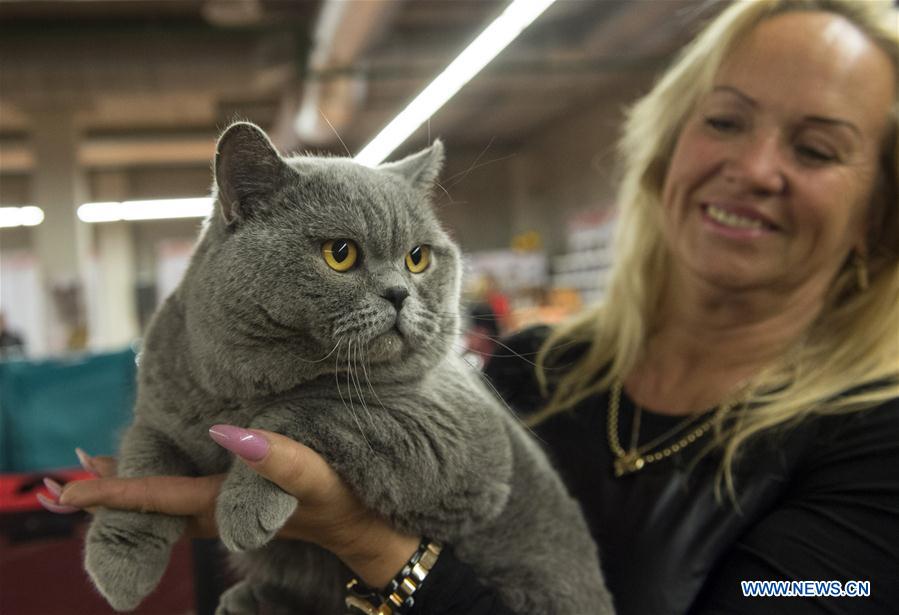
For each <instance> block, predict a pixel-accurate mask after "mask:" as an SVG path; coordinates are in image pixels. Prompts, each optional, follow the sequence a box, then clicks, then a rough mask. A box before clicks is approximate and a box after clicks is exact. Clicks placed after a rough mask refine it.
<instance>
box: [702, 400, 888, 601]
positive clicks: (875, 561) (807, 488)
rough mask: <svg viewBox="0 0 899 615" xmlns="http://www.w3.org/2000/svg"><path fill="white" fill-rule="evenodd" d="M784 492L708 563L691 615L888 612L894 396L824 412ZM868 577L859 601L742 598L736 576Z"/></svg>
mask: <svg viewBox="0 0 899 615" xmlns="http://www.w3.org/2000/svg"><path fill="white" fill-rule="evenodd" d="M823 422H824V424H826V425H827V426H829V427H832V428H831V429H822V431H821V434H822V437H821V438H820V440H819V441H818V442H816V447H815V450H814V451H813V452H812V454H811V455H810V456H809V457H808V458H807V459H806V461H805V462H804V463H803V465H802V466H801V467H800V471H799V473H798V474H797V476H796V478H795V481H794V484H793V485H792V486H791V489H790V492H789V495H788V497H787V498H786V499H785V500H784V501H783V502H782V503H781V504H780V505H779V506H778V507H777V508H776V509H775V510H773V511H772V512H771V513H770V514H768V515H767V516H766V517H765V518H764V519H763V520H762V521H761V522H759V523H758V524H756V525H755V526H753V528H752V529H751V530H750V531H749V532H748V533H747V534H746V535H744V536H743V537H742V538H741V539H740V540H739V541H738V542H737V543H736V544H735V545H734V546H733V547H732V548H731V549H730V551H729V552H728V553H727V554H726V556H725V557H724V558H723V561H721V562H720V564H719V565H718V566H716V568H715V573H714V574H713V576H711V577H710V578H709V579H708V581H707V582H706V584H705V586H704V588H703V591H702V593H701V594H700V597H699V599H698V600H697V602H696V604H695V605H694V608H692V609H691V611H690V613H691V615H711V614H713V613H715V614H717V613H729V614H732V615H744V614H749V613H765V614H766V615H770V614H772V613H773V614H777V613H790V614H791V615H792V614H794V613H795V614H797V615H805V614H808V615H812V614H815V615H821V614H825V613H827V614H846V615H850V614H851V615H863V614H866V613H872V614H873V613H895V612H896V611H895V609H896V605H897V604H899V400H893V401H891V402H889V403H887V404H884V405H883V406H880V407H878V408H875V409H872V410H867V411H862V412H858V413H855V414H852V415H843V416H838V417H826V418H825V419H823ZM753 580H758V581H839V582H840V583H845V582H846V581H850V580H851V581H869V582H870V595H869V596H868V597H851V598H850V597H813V598H812V597H781V598H773V597H772V598H759V597H744V596H743V591H742V588H741V583H740V582H741V581H753Z"/></svg>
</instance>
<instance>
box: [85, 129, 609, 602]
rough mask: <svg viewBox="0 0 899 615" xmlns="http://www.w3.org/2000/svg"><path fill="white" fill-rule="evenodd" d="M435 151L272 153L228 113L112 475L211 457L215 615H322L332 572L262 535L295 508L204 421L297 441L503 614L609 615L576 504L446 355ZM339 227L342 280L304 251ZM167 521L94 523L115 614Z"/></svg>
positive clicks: (454, 275) (448, 280)
mask: <svg viewBox="0 0 899 615" xmlns="http://www.w3.org/2000/svg"><path fill="white" fill-rule="evenodd" d="M442 160H443V146H442V144H441V143H440V142H439V141H438V142H435V143H434V145H432V146H431V147H430V148H428V149H426V150H424V151H422V152H420V153H418V154H416V155H413V156H410V157H409V158H407V159H405V160H403V161H400V162H397V163H392V164H389V165H382V166H381V167H379V168H376V169H370V168H365V167H362V166H360V165H358V164H355V163H353V162H352V161H350V160H347V159H341V158H315V157H294V158H289V159H284V158H281V157H280V156H279V155H278V154H277V152H276V151H275V149H274V148H273V147H272V145H271V143H270V142H269V141H268V139H267V137H266V136H265V135H264V134H263V133H262V132H261V131H260V130H259V129H258V128H256V127H255V126H253V125H251V124H247V123H238V124H234V125H232V126H231V127H230V128H229V129H228V130H227V131H226V132H225V133H224V135H223V136H222V137H221V139H220V141H219V145H218V149H217V154H216V162H215V177H216V188H215V190H216V199H217V203H218V207H217V208H216V210H215V211H214V212H213V214H212V215H211V216H210V218H209V219H208V220H207V221H206V224H205V227H204V229H203V233H202V236H201V238H200V240H199V243H198V245H197V248H196V251H195V254H194V256H193V259H192V261H191V264H190V267H189V269H188V271H187V273H186V275H185V277H184V280H183V282H182V283H181V285H180V286H179V287H178V289H177V290H176V291H175V293H174V294H173V295H172V296H171V297H169V298H168V299H167V300H166V302H165V303H164V304H163V306H162V307H161V308H160V310H159V312H158V313H157V314H156V316H155V317H154V320H153V322H152V324H151V327H150V329H149V331H148V333H147V336H146V340H145V344H144V350H143V352H142V355H141V366H140V373H139V389H138V399H137V407H136V410H135V422H134V424H133V425H132V427H131V428H130V430H129V431H128V432H127V434H126V436H125V438H124V442H123V445H122V449H121V452H120V457H119V472H120V474H121V475H125V476H141V475H153V474H185V475H203V474H212V473H218V472H226V471H227V473H228V475H227V478H226V480H225V482H224V484H223V487H222V491H221V493H220V495H219V499H218V503H217V521H218V525H219V530H220V534H221V538H222V541H223V542H224V544H225V545H226V546H227V547H228V548H229V549H230V550H232V551H235V552H240V553H239V554H238V555H237V556H236V557H237V560H238V567H239V568H240V569H241V570H243V571H244V572H245V578H244V581H242V582H241V583H239V584H238V585H237V586H235V587H234V588H232V589H231V590H229V591H228V592H226V593H225V594H224V595H223V596H222V602H221V604H220V606H219V611H218V612H219V613H220V614H224V613H228V614H238V613H240V614H244V613H256V612H257V611H258V610H260V609H262V606H261V605H263V604H266V607H265V608H267V609H269V610H268V611H267V612H281V611H280V610H278V609H283V612H290V613H306V614H315V615H321V614H324V615H329V614H331V613H334V614H336V613H341V612H343V608H342V593H343V581H345V579H346V576H347V575H348V571H347V570H346V569H345V567H344V566H343V565H342V564H341V563H340V562H339V561H338V560H337V559H336V558H335V557H334V556H333V555H331V554H329V553H327V552H325V551H323V550H322V549H320V548H318V547H316V546H314V545H309V544H306V543H302V542H298V541H293V542H291V541H284V540H272V536H273V535H274V534H275V533H276V532H277V530H278V529H279V528H280V527H281V525H283V523H284V521H285V520H286V519H287V517H288V516H289V515H290V514H291V513H292V512H293V511H294V510H295V508H296V506H297V502H296V500H295V499H294V498H293V497H292V496H290V495H288V494H286V493H285V492H283V491H282V490H280V489H279V488H278V487H276V486H275V485H273V484H272V483H270V482H268V481H266V480H264V479H262V478H260V477H259V476H258V475H257V474H255V473H254V472H252V471H251V470H249V469H248V468H247V466H246V465H245V464H243V463H240V462H233V460H232V456H231V455H230V454H229V453H227V452H226V451H225V450H223V449H222V448H220V447H219V446H218V445H216V444H215V443H214V442H213V441H212V440H210V439H209V438H208V436H207V433H206V432H207V429H208V428H209V427H210V426H211V425H213V424H216V423H228V424H234V425H241V426H246V427H255V428H261V429H268V430H272V431H276V432H279V433H282V434H285V435H287V436H289V437H291V438H294V439H296V440H299V441H301V442H304V443H305V444H307V445H308V446H310V447H312V448H313V449H315V450H317V451H318V452H319V453H320V454H321V455H323V456H324V457H325V459H326V460H327V461H328V462H329V463H330V464H331V465H332V466H333V467H334V468H335V469H336V470H337V472H339V473H340V475H341V476H342V477H343V478H344V479H345V480H346V481H347V483H348V484H349V485H350V487H351V488H353V489H354V491H355V492H356V493H357V494H358V496H359V497H360V498H361V499H362V500H363V501H364V502H365V503H366V504H367V505H368V506H369V507H371V508H372V509H373V510H376V511H378V512H379V513H381V514H383V515H385V516H386V517H388V518H389V519H390V520H392V521H393V523H394V524H395V525H396V526H397V527H398V528H400V529H403V530H407V531H410V532H415V533H420V534H423V535H426V536H430V537H432V538H434V539H437V540H441V541H445V542H447V543H449V544H451V545H453V547H454V548H455V550H456V552H457V554H458V556H459V557H460V558H461V559H462V560H463V561H466V562H468V563H470V564H471V565H472V566H473V568H474V570H475V571H476V572H477V574H478V575H479V576H480V577H481V578H482V579H483V580H484V581H485V583H487V584H489V585H492V586H495V587H496V588H498V589H499V590H500V592H501V593H502V596H503V598H504V600H505V601H506V602H507V603H508V604H509V606H511V607H512V608H513V609H515V610H516V612H520V613H528V614H545V615H586V614H592V613H599V614H605V613H611V612H612V607H611V600H610V597H609V595H608V593H607V591H606V589H605V585H604V583H603V579H602V577H601V574H600V570H599V565H598V558H597V554H596V548H595V546H594V544H593V542H592V540H591V538H590V534H589V532H588V530H587V526H586V524H585V522H584V519H583V518H582V516H581V513H580V509H579V507H578V505H577V503H576V502H575V501H574V500H573V499H572V498H571V497H570V496H569V495H568V494H567V492H566V491H565V489H564V487H563V486H562V484H561V482H560V480H559V479H558V478H557V476H556V474H555V473H554V472H553V470H552V469H551V467H550V465H549V463H548V462H547V460H546V458H545V456H544V455H543V453H542V452H541V451H540V449H539V447H538V446H537V445H536V444H535V443H534V442H533V441H532V439H531V438H530V436H529V435H528V434H527V433H526V432H525V430H524V429H523V428H522V427H521V426H520V425H519V424H518V423H517V421H516V420H515V419H514V418H513V417H512V416H511V414H510V413H509V412H508V411H507V410H506V409H505V408H503V407H502V405H501V403H500V402H499V401H498V400H497V399H496V398H495V397H494V396H493V395H491V394H490V392H489V391H488V390H487V388H486V387H485V384H484V383H483V381H482V380H481V377H480V376H479V374H477V373H476V372H474V371H473V370H472V369H471V368H470V367H469V366H468V365H466V364H465V363H464V362H463V361H462V359H461V358H459V357H458V356H457V355H456V353H455V352H454V351H453V344H454V342H455V341H456V339H457V332H458V329H459V320H458V311H459V309H458V307H459V275H460V274H459V269H460V266H459V253H458V249H457V248H456V246H455V245H454V244H453V242H452V241H451V240H450V239H449V237H448V236H447V235H446V233H445V232H444V231H443V230H442V229H441V227H440V225H439V224H438V222H437V219H436V217H435V216H434V213H433V212H432V210H431V208H430V205H429V194H428V193H429V191H430V189H431V188H432V185H433V182H434V181H435V179H436V176H437V174H438V172H439V169H440V166H441V164H442ZM337 238H352V239H354V240H355V241H356V242H357V243H358V245H359V246H360V249H361V252H362V259H361V261H360V264H359V266H358V267H357V268H355V269H353V270H351V271H349V272H346V273H337V272H335V271H333V270H331V269H330V268H329V267H328V266H327V265H326V263H325V261H324V259H323V258H322V255H321V246H322V243H323V242H324V241H326V240H328V239H337ZM418 244H429V245H430V246H431V250H432V262H431V265H430V267H429V268H428V269H427V270H426V271H424V272H423V273H420V274H413V273H411V272H409V271H408V270H407V269H406V268H405V264H404V262H405V254H406V253H407V252H408V251H409V250H410V249H411V248H412V247H413V246H415V245H418ZM398 286H399V287H403V288H405V289H407V290H408V292H409V296H408V298H407V299H406V300H405V303H404V304H403V305H402V307H401V309H399V310H397V309H395V308H394V306H393V304H392V303H391V302H390V301H388V300H386V299H385V298H384V297H382V293H383V292H384V290H385V289H386V288H390V287H398ZM397 331H399V333H397ZM184 526H185V523H184V520H183V519H180V518H176V517H167V516H163V515H156V514H142V513H131V512H120V511H100V512H99V513H98V514H97V515H96V517H95V518H94V521H93V523H92V524H91V527H90V531H89V533H88V536H87V548H86V567H87V569H88V572H89V573H90V576H91V578H92V579H93V581H94V583H95V584H96V585H97V587H98V588H99V590H100V591H101V592H102V594H103V595H104V596H105V597H106V598H107V600H108V601H109V602H110V604H111V605H112V606H113V607H114V608H115V609H117V610H129V609H133V608H134V607H136V606H137V605H138V603H139V602H140V601H141V600H142V599H143V598H144V596H146V594H148V593H149V592H150V591H151V590H152V589H153V588H154V587H155V585H156V583H157V582H158V580H159V578H160V576H161V575H162V572H163V570H164V569H165V567H166V564H167V561H168V557H169V552H170V549H171V546H172V545H173V544H174V542H175V541H176V540H177V539H178V537H179V535H180V534H181V532H182V531H183V529H184ZM273 603H280V605H281V606H276V605H275V604H273ZM272 609H274V610H272Z"/></svg>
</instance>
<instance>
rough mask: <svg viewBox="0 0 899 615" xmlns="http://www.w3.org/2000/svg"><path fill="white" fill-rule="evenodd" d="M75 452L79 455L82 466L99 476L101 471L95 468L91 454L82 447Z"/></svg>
mask: <svg viewBox="0 0 899 615" xmlns="http://www.w3.org/2000/svg"><path fill="white" fill-rule="evenodd" d="M75 454H76V455H78V462H79V463H80V464H81V467H82V468H84V469H85V470H87V471H88V472H90V473H91V474H93V475H94V476H99V475H100V473H99V472H97V470H96V469H95V468H94V464H93V462H92V461H91V456H90V455H88V454H87V453H85V452H84V451H83V450H81V449H80V448H76V449H75Z"/></svg>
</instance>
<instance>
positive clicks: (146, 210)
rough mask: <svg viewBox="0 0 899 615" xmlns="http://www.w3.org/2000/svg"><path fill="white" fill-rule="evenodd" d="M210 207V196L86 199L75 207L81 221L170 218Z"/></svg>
mask: <svg viewBox="0 0 899 615" xmlns="http://www.w3.org/2000/svg"><path fill="white" fill-rule="evenodd" d="M211 211H212V198H211V197H199V198H191V199H158V200H153V201H123V202H121V203H119V202H107V203H85V204H84V205H82V206H81V207H79V208H78V218H79V219H80V220H81V221H82V222H118V221H120V220H169V219H173V218H205V217H206V216H208V215H209V212H211Z"/></svg>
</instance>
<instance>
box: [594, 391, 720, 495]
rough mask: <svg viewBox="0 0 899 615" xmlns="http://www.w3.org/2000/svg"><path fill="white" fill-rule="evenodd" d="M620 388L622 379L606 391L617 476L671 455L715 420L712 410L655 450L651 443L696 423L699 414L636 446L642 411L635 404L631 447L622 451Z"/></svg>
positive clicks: (656, 444) (610, 436) (702, 432)
mask: <svg viewBox="0 0 899 615" xmlns="http://www.w3.org/2000/svg"><path fill="white" fill-rule="evenodd" d="M621 389H622V384H621V382H620V381H615V382H614V383H613V384H612V390H611V391H610V393H609V421H608V432H609V433H608V435H609V448H610V449H612V453H613V454H614V455H615V461H614V464H613V467H614V470H615V476H616V477H620V476H624V475H625V474H633V473H634V472H638V471H640V470H642V469H643V468H644V467H645V466H646V464H648V463H653V462H656V461H661V460H662V459H666V458H667V457H670V456H671V455H672V454H674V453H676V452H678V451H680V450H682V449H684V448H686V447H688V446H689V445H691V444H693V443H694V442H696V440H698V439H699V438H701V437H702V436H704V435H705V433H706V432H707V431H708V430H709V429H711V427H712V423H714V420H715V414H712V415H711V416H709V417H708V418H707V419H706V420H704V421H703V422H702V423H700V424H699V425H697V426H696V427H695V428H694V429H693V430H692V431H690V433H688V434H687V435H685V436H683V437H682V438H681V439H679V440H678V441H677V442H674V443H673V444H669V445H668V446H666V447H664V448H662V449H660V450H658V451H655V452H650V451H652V449H653V448H654V447H656V446H658V445H659V444H661V443H662V442H664V441H666V440H668V439H669V438H671V437H673V436H674V435H675V434H677V433H678V432H680V431H682V430H684V429H686V428H687V427H689V426H690V425H691V424H693V423H695V422H696V420H697V419H698V418H700V417H701V416H702V414H694V415H692V416H690V417H688V418H687V419H686V420H685V421H681V422H680V423H678V424H677V425H675V426H674V427H672V428H671V429H669V430H668V431H666V432H665V433H663V434H662V435H661V436H659V437H657V438H653V439H652V440H651V441H650V442H647V443H646V444H644V445H643V446H640V447H638V446H637V439H638V435H639V434H638V432H639V429H640V416H641V415H642V408H640V407H639V406H638V407H637V408H636V409H635V410H634V423H633V426H632V428H631V442H630V449H629V450H627V451H625V450H624V449H623V448H621V442H620V441H619V440H618V411H619V407H620V403H621ZM727 408H728V406H722V407H721V411H726V410H727Z"/></svg>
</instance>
